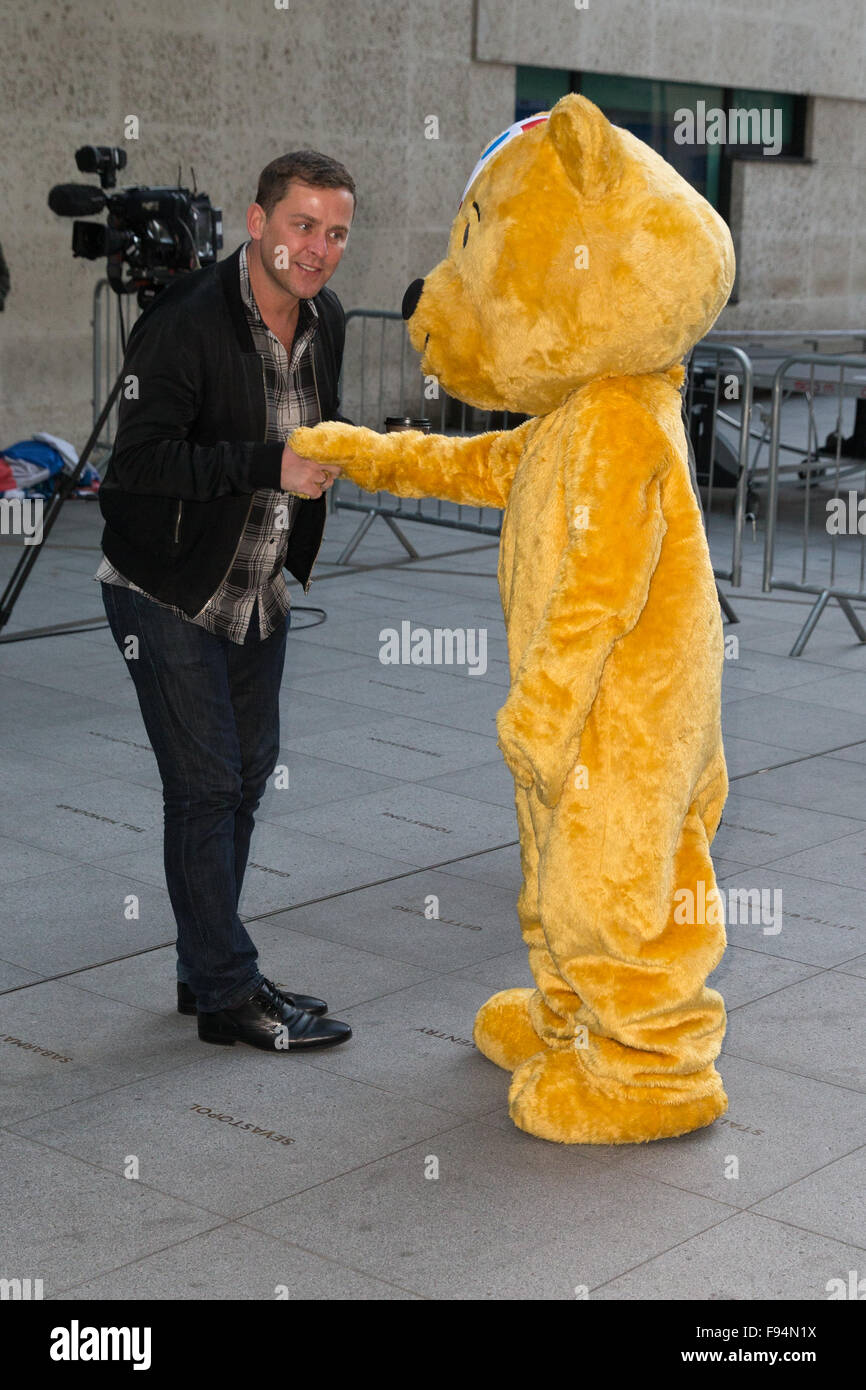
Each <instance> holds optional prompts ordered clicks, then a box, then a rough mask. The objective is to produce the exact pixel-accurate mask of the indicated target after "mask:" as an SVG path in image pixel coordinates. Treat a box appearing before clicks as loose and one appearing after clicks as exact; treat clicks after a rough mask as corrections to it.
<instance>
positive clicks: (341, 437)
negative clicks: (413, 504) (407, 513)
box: [289, 420, 533, 507]
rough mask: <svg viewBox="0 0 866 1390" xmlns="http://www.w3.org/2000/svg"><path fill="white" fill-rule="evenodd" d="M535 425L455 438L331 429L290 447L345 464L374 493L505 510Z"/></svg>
mask: <svg viewBox="0 0 866 1390" xmlns="http://www.w3.org/2000/svg"><path fill="white" fill-rule="evenodd" d="M532 423H533V422H532V421H530V420H527V421H525V422H524V424H522V425H518V426H517V428H516V429H513V430H492V431H490V432H489V433H487V434H476V435H468V436H458V437H455V438H452V437H451V436H449V435H444V434H424V433H423V432H422V431H421V430H396V431H394V432H393V433H392V434H379V433H377V431H376V430H369V429H366V428H364V427H362V426H356V425H344V424H340V423H325V424H321V425H313V426H302V427H301V428H299V429H296V430H295V431H294V432H293V433H292V434H291V435H290V436H289V443H290V444H291V446H292V448H293V449H294V450H295V452H296V453H298V454H301V455H302V456H303V457H304V458H311V459H316V460H317V462H319V463H338V464H340V466H341V468H342V471H343V472H342V475H343V476H344V477H346V478H349V479H350V480H351V481H352V482H353V483H357V484H358V486H359V487H362V488H365V489H366V491H368V492H390V493H393V494H394V495H395V496H396V497H441V498H443V499H444V500H445V501H447V502H463V503H466V504H467V505H471V506H475V507H504V506H505V504H506V502H507V501H508V493H509V491H510V490H511V481H512V479H513V477H514V474H515V472H516V471H517V465H518V463H519V462H520V456H521V454H522V452H523V448H524V445H525V440H526V430H527V427H528V426H529V425H530V424H532Z"/></svg>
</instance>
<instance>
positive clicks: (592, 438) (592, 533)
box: [497, 402, 669, 806]
mask: <svg viewBox="0 0 866 1390" xmlns="http://www.w3.org/2000/svg"><path fill="white" fill-rule="evenodd" d="M632 404H633V405H636V403H634V402H632ZM576 441H579V442H576ZM668 463H669V452H668V448H667V445H666V441H665V439H664V436H663V435H662V433H661V430H660V429H659V427H658V425H657V424H656V423H655V421H654V420H652V419H651V417H648V413H647V412H646V411H644V410H643V409H642V408H641V407H639V406H638V407H637V409H636V410H630V409H628V408H626V409H623V408H622V407H621V406H620V407H618V410H617V419H616V421H614V420H613V418H612V417H611V416H608V417H607V418H606V419H601V420H595V421H592V422H591V423H588V426H587V427H585V428H584V431H583V434H582V437H581V428H580V426H578V428H577V429H576V431H575V432H574V433H572V435H571V442H570V444H569V448H568V457H567V458H566V460H565V469H564V472H565V502H566V508H567V518H568V543H567V546H566V549H565V551H564V553H563V556H562V559H561V561H560V564H559V568H558V571H557V575H556V579H555V581H554V584H553V587H552V589H551V592H550V595H549V597H548V601H547V604H546V606H545V609H544V612H543V614H542V616H541V619H540V621H539V623H538V625H537V627H536V629H535V631H534V633H533V635H532V637H531V639H530V641H529V643H528V645H527V647H526V650H525V652H524V655H523V658H522V661H521V663H520V666H519V668H518V671H517V673H516V675H515V678H514V682H513V684H512V687H511V691H510V693H509V696H508V699H507V700H506V701H505V704H504V705H503V707H502V709H501V710H500V711H499V715H498V717H497V730H498V734H499V746H500V748H501V749H502V751H503V754H504V756H505V760H506V762H507V763H508V765H509V767H510V768H511V770H512V772H513V773H514V775H515V777H516V778H517V780H518V781H519V782H521V783H522V784H523V785H531V784H532V783H534V784H535V787H536V790H537V793H538V796H539V798H540V799H541V801H542V802H543V803H544V804H545V805H548V806H553V805H556V803H557V802H558V800H559V798H560V796H561V794H562V788H563V786H564V784H565V779H566V777H567V776H568V775H569V773H570V772H571V770H572V768H573V767H574V765H575V763H576V762H577V759H578V755H579V752H580V740H581V736H582V734H583V729H584V726H585V724H586V721H587V719H588V717H589V713H590V710H591V708H592V705H593V702H594V701H595V698H596V695H597V694H598V689H599V686H600V684H601V679H602V674H603V671H604V666H605V662H606V661H607V659H608V657H609V655H610V653H611V651H612V650H613V647H614V644H615V643H616V642H617V641H618V640H619V639H620V638H621V637H623V636H624V635H625V634H626V633H628V632H630V631H631V629H632V628H633V627H634V625H635V623H636V622H637V620H638V618H639V617H640V615H641V612H642V611H643V608H644V605H645V604H646V601H647V595H648V593H649V587H650V582H651V580H652V576H653V573H654V571H655V569H656V566H657V564H658V559H659V555H660V553H661V545H662V540H663V537H664V534H665V531H666V529H667V524H666V522H665V519H664V515H663V512H662V503H661V475H662V473H663V472H664V471H665V470H666V467H667V465H668Z"/></svg>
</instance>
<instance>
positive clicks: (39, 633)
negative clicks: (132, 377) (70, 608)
mask: <svg viewBox="0 0 866 1390" xmlns="http://www.w3.org/2000/svg"><path fill="white" fill-rule="evenodd" d="M122 384H123V370H122V369H121V371H120V372H118V374H117V380H116V381H115V383H114V385H113V386H112V388H111V391H110V392H109V395H108V399H107V400H106V402H105V404H104V406H103V407H102V410H101V411H100V414H99V418H98V419H97V421H96V423H95V424H94V426H93V429H92V430H91V432H90V437H89V438H88V440H87V443H86V444H85V446H84V449H83V450H82V453H81V456H80V458H79V460H78V463H77V464H76V465H75V468H74V470H73V471H72V472H71V473H61V474H60V477H59V478H58V482H57V489H56V491H55V493H54V496H53V497H52V498H51V501H50V502H49V504H48V508H47V510H46V512H45V516H44V518H43V521H42V541H41V543H40V544H39V545H31V546H25V547H24V553H23V554H22V556H21V558H20V559H19V561H18V563H17V565H16V566H15V568H14V570H13V571H12V574H11V576H10V578H9V583H8V584H7V585H6V588H5V589H4V590H3V593H2V595H0V643H2V642H25V641H28V640H29V639H30V638H33V637H59V636H61V635H62V634H64V633H69V632H82V631H86V630H87V628H91V627H105V623H106V619H105V614H104V613H103V614H102V615H101V616H100V617H98V618H81V619H79V620H77V621H76V622H72V623H55V624H53V625H51V626H49V627H31V628H27V629H26V630H25V631H23V632H8V633H4V632H3V629H4V628H5V626H6V624H7V623H8V621H9V619H10V618H11V616H12V610H13V608H14V607H15V604H16V603H17V602H18V599H19V597H20V596H21V590H22V589H23V588H24V585H25V584H26V582H27V579H28V577H29V575H30V573H31V571H32V569H33V566H34V565H35V564H36V561H37V559H38V558H39V553H40V551H41V550H42V549H43V548H44V546H45V542H46V541H47V539H48V537H49V535H50V534H51V531H52V529H53V527H54V525H55V522H56V521H57V518H58V516H59V515H60V511H61V508H62V507H63V503H64V502H65V501H66V499H67V497H69V496H70V494H71V493H72V492H73V491H74V490H75V488H76V486H77V485H78V480H79V478H80V477H81V474H82V473H83V471H84V465H85V464H86V463H87V460H88V459H89V458H90V455H91V454H92V452H93V449H94V447H95V445H96V441H97V440H98V439H99V436H100V434H101V433H102V427H103V425H104V424H105V422H106V420H107V419H108V417H109V415H110V413H111V408H112V406H113V405H114V402H115V401H116V400H117V397H118V395H119V394H120V388H121V386H122Z"/></svg>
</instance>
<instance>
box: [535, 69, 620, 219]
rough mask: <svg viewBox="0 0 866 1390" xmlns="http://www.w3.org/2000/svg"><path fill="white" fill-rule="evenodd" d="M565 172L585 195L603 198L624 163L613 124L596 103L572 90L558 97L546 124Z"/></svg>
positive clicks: (617, 176)
mask: <svg viewBox="0 0 866 1390" xmlns="http://www.w3.org/2000/svg"><path fill="white" fill-rule="evenodd" d="M547 130H548V134H549V136H550V139H551V140H552V141H553V146H554V149H555V150H556V152H557V154H558V155H559V157H560V159H561V160H562V163H563V165H564V167H565V172H566V173H567V175H568V177H569V178H570V179H571V181H572V183H573V184H574V185H575V187H576V188H577V190H578V192H579V193H580V194H581V195H582V196H583V197H585V198H590V199H594V198H601V197H603V196H604V194H605V193H607V192H608V191H609V190H610V189H611V188H613V186H614V185H615V184H616V183H618V182H619V179H620V177H621V175H622V172H623V169H624V167H625V160H624V157H623V152H622V147H621V145H620V142H619V139H618V138H617V133H616V131H615V129H614V127H613V126H612V125H611V123H610V121H609V120H608V119H607V117H606V116H603V115H602V113H601V111H599V109H598V107H597V106H594V105H593V103H592V102H591V101H589V100H588V99H587V98H586V97H582V96H579V95H578V94H577V93H575V92H572V93H571V94H570V95H569V96H566V97H563V98H562V99H561V101H558V102H557V103H556V105H555V106H554V108H553V110H552V111H551V113H550V120H549V122H548V126H547Z"/></svg>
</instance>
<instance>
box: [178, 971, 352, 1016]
mask: <svg viewBox="0 0 866 1390" xmlns="http://www.w3.org/2000/svg"><path fill="white" fill-rule="evenodd" d="M267 983H268V985H269V986H270V988H271V989H272V990H274V992H275V993H276V994H281V995H282V996H283V998H284V999H285V1001H286V1003H287V1004H290V1005H291V1006H292V1008H293V1009H303V1010H304V1011H305V1012H306V1013H308V1014H314V1015H315V1017H316V1018H321V1017H322V1015H323V1014H326V1013H327V1012H328V1006H327V1004H326V1003H325V1001H324V999H316V998H315V996H314V995H312V994H289V992H288V990H285V989H280V987H279V986H278V985H275V984H274V982H273V980H268V982H267ZM177 1011H178V1013H179V1014H194V1013H195V1012H196V1005H195V995H194V994H193V992H192V990H191V989H190V987H189V985H185V984H182V983H181V981H180V980H178V982H177Z"/></svg>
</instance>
